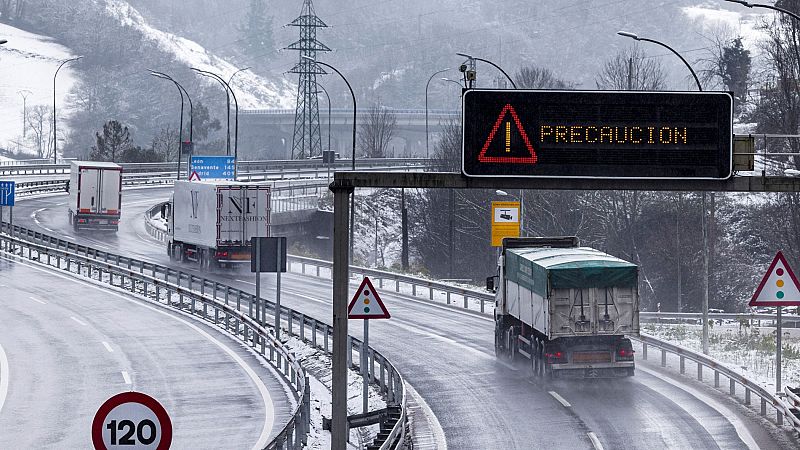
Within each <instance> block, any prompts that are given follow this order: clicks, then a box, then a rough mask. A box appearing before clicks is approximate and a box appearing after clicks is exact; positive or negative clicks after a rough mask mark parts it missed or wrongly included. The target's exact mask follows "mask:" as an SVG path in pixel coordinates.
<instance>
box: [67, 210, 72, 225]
mask: <svg viewBox="0 0 800 450" xmlns="http://www.w3.org/2000/svg"><path fill="white" fill-rule="evenodd" d="M67 217H68V218H69V224H70V225H72V211H68V212H67Z"/></svg>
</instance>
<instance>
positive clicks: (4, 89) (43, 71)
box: [0, 24, 75, 157]
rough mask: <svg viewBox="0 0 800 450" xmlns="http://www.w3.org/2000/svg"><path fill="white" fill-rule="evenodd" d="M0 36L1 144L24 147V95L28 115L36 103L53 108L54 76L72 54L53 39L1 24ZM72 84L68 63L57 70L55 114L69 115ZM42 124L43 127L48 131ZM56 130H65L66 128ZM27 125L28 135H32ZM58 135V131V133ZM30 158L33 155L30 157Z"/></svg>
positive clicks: (72, 73)
mask: <svg viewBox="0 0 800 450" xmlns="http://www.w3.org/2000/svg"><path fill="white" fill-rule="evenodd" d="M0 39H7V40H8V42H7V43H6V44H4V45H0V80H1V81H0V116H2V117H3V119H2V120H0V147H5V148H7V149H9V150H14V151H17V150H18V149H25V148H26V147H25V144H24V143H23V142H21V141H22V133H23V127H22V125H23V116H22V110H23V108H22V106H23V96H26V97H27V101H26V102H25V103H26V104H27V105H26V106H27V109H28V113H29V116H28V117H29V118H30V117H31V116H30V114H31V111H32V110H33V108H34V107H36V106H37V105H43V106H44V107H46V108H47V111H48V112H50V111H52V108H53V75H54V74H55V71H56V69H57V68H58V65H59V64H60V63H61V61H63V60H64V59H67V58H71V57H73V56H75V55H73V54H72V53H71V52H70V50H69V49H68V48H66V47H64V46H62V45H60V44H57V43H55V42H53V41H52V40H51V39H50V38H48V37H46V36H41V35H38V34H33V33H28V32H27V31H22V30H20V29H18V28H14V27H12V26H9V25H5V24H0ZM73 84H75V72H74V71H73V69H72V68H71V67H70V66H69V65H67V66H64V67H63V68H62V69H61V71H60V72H59V73H58V82H57V83H56V101H57V103H58V117H59V120H60V122H61V123H65V124H66V122H65V121H63V117H65V116H67V115H68V114H69V105H70V101H69V98H68V95H67V94H68V92H69V91H70V89H72V86H73ZM49 129H50V127H49V126H47V125H46V126H45V130H49ZM59 129H61V130H63V131H64V132H66V131H67V130H66V128H61V127H59ZM30 133H31V129H30V127H28V129H27V133H26V134H27V135H28V137H29V138H30V137H31V134H30ZM59 134H60V133H59ZM31 157H33V156H31Z"/></svg>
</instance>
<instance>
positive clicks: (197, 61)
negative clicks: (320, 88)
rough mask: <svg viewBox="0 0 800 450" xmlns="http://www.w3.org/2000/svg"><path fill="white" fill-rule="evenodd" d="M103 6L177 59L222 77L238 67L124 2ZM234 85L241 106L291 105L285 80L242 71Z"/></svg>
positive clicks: (292, 91)
mask: <svg viewBox="0 0 800 450" xmlns="http://www.w3.org/2000/svg"><path fill="white" fill-rule="evenodd" d="M107 8H108V11H109V13H110V14H111V16H112V17H114V18H116V19H117V20H119V21H120V23H121V24H123V25H127V26H130V27H133V28H135V29H137V30H139V31H141V32H142V33H143V34H144V35H145V36H146V37H147V38H149V39H150V40H151V41H154V42H155V43H156V44H158V46H159V48H161V49H162V50H163V51H165V52H168V53H171V54H173V55H175V57H176V58H178V60H179V61H182V62H183V63H185V64H186V65H187V66H189V67H195V68H198V69H201V70H207V71H209V72H213V73H216V74H219V75H220V76H221V77H223V78H224V79H226V80H227V79H228V78H230V76H231V75H233V73H234V72H236V71H237V70H238V68H237V67H235V66H234V65H232V64H231V63H229V62H227V61H225V60H224V59H222V58H220V57H218V56H216V55H214V54H212V53H210V52H209V51H208V50H206V49H205V48H204V47H203V46H202V45H200V44H198V43H197V42H194V41H192V40H189V39H186V38H182V37H180V36H176V35H174V34H172V33H167V32H164V31H161V30H157V29H155V28H153V27H151V26H150V25H149V24H148V23H147V21H146V20H145V18H144V17H142V15H141V14H140V13H139V11H137V10H136V9H135V8H133V7H132V6H131V5H130V4H128V2H126V1H121V0H109V1H108V6H107ZM207 82H208V83H212V84H216V82H215V81H214V80H211V79H208V80H207ZM235 85H236V94H237V95H236V98H237V100H238V101H239V107H240V108H242V109H257V108H294V104H295V90H296V89H295V88H294V87H293V86H292V84H290V83H289V82H288V81H285V80H283V81H282V82H281V83H275V82H273V81H269V80H265V79H264V78H262V77H260V76H258V75H255V74H254V73H252V72H250V71H244V72H241V73H239V74H238V75H236V80H235ZM231 87H233V84H232V85H231Z"/></svg>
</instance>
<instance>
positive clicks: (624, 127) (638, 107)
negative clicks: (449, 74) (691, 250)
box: [462, 89, 733, 180]
mask: <svg viewBox="0 0 800 450" xmlns="http://www.w3.org/2000/svg"><path fill="white" fill-rule="evenodd" d="M732 112H733V98H732V96H731V95H730V94H729V93H727V92H629V91H624V92H623V91H522V90H476V89H473V90H468V91H466V92H465V94H464V108H463V122H462V123H463V167H462V168H463V173H464V174H465V175H467V176H476V177H498V176H510V177H568V178H631V179H659V178H660V179H709V180H723V179H727V178H729V177H730V176H731V175H732V173H733V146H732V142H733V130H732V122H733V116H732Z"/></svg>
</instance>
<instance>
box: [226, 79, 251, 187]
mask: <svg viewBox="0 0 800 450" xmlns="http://www.w3.org/2000/svg"><path fill="white" fill-rule="evenodd" d="M245 70H250V67H243V68H241V69H239V70H237V71H236V72H233V73H232V74H231V76H230V78H228V89H230V90H231V94H232V95H233V104H234V105H235V106H236V115H235V116H234V120H233V121H234V124H235V125H234V126H233V129H234V131H233V139H234V144H233V159H234V160H236V161H238V158H239V102H238V101H236V94H234V93H233V88H231V81H233V77H235V76H236V74H238V73H239V72H244V71H245ZM233 167H234V171H233V178H234V179H236V164H234V166H233Z"/></svg>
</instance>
